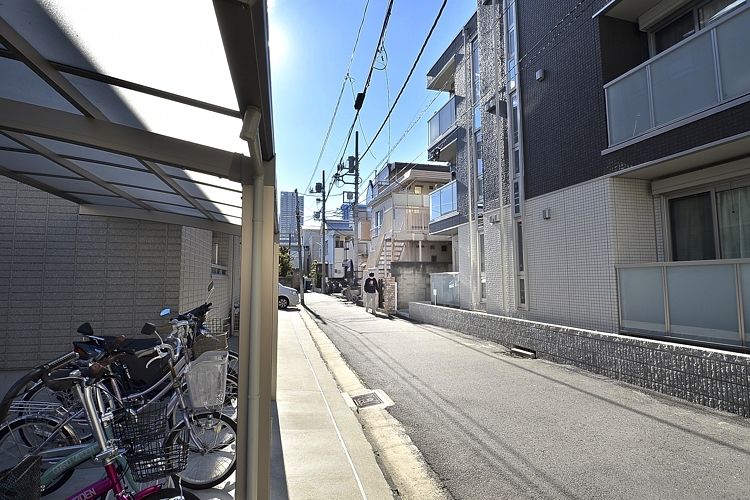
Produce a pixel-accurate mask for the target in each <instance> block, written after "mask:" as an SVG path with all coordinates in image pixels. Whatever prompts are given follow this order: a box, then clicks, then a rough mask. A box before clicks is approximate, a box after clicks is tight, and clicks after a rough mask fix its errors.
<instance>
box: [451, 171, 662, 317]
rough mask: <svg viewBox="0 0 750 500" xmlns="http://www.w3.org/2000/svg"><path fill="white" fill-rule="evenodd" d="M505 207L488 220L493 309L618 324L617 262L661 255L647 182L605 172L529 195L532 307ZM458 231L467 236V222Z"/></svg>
mask: <svg viewBox="0 0 750 500" xmlns="http://www.w3.org/2000/svg"><path fill="white" fill-rule="evenodd" d="M544 209H549V210H550V212H551V218H550V219H549V220H545V219H544V218H543V217H542V211H543V210H544ZM501 214H502V217H503V223H502V224H501V223H499V222H498V223H495V224H491V223H487V224H485V241H486V244H487V247H488V250H487V255H488V258H487V312H490V313H493V314H500V315H505V316H515V317H522V318H527V319H532V320H536V321H543V322H549V323H555V324H561V325H567V326H573V327H578V328H587V329H593V330H601V331H609V332H613V331H616V330H617V328H618V324H617V307H618V306H617V290H616V278H615V265H617V264H628V263H637V262H653V261H655V260H656V259H657V255H658V254H657V228H656V226H655V220H656V218H655V214H654V200H653V196H652V195H651V194H650V184H649V182H648V181H644V180H638V179H625V178H602V179H597V180H594V181H590V182H586V183H582V184H579V185H576V186H572V187H570V188H567V189H563V190H560V191H556V192H554V193H550V194H548V195H544V196H540V197H536V198H532V199H530V200H527V201H526V204H525V217H524V235H525V241H524V244H525V250H526V270H527V282H528V284H527V291H528V302H529V310H528V311H524V310H520V309H517V308H516V305H515V300H516V293H515V286H516V284H515V261H514V259H515V250H514V242H513V238H514V226H513V224H512V221H511V216H510V210H509V207H506V208H504V209H503V210H502V211H501ZM491 215H494V212H493V213H489V212H488V213H487V214H486V215H485V220H487V221H488V220H489V217H490V216H491ZM459 235H460V236H461V238H460V239H461V240H462V241H463V240H468V226H466V228H465V229H464V231H463V233H462V232H459ZM464 253H465V252H463V251H462V252H461V255H462V256H463V255H464ZM465 260H466V257H463V259H462V262H461V265H462V266H464V261H465ZM464 274H465V273H464V272H463V271H462V274H461V280H462V284H463V281H464ZM462 289H463V286H462Z"/></svg>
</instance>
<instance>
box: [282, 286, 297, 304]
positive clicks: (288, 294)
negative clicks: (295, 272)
mask: <svg viewBox="0 0 750 500" xmlns="http://www.w3.org/2000/svg"><path fill="white" fill-rule="evenodd" d="M297 304H299V292H298V291H297V290H295V289H294V288H290V287H288V286H284V285H282V284H281V283H279V309H286V308H287V307H289V306H296V305H297Z"/></svg>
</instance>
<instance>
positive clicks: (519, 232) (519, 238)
mask: <svg viewBox="0 0 750 500" xmlns="http://www.w3.org/2000/svg"><path fill="white" fill-rule="evenodd" d="M516 228H517V233H516V238H517V240H516V248H517V249H518V272H523V226H522V225H521V222H518V224H516Z"/></svg>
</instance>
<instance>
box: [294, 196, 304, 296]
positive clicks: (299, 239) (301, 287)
mask: <svg viewBox="0 0 750 500" xmlns="http://www.w3.org/2000/svg"><path fill="white" fill-rule="evenodd" d="M294 201H295V204H296V206H297V208H296V214H297V255H298V256H299V301H300V303H301V304H302V305H303V306H304V305H305V279H304V277H303V276H302V275H303V272H302V271H303V270H304V268H305V266H303V265H302V228H301V227H300V226H301V221H300V213H299V194H298V193H297V190H296V189H295V190H294Z"/></svg>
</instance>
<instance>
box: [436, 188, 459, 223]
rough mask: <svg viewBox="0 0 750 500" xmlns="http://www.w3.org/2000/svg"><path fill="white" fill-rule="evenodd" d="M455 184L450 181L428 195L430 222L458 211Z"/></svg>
mask: <svg viewBox="0 0 750 500" xmlns="http://www.w3.org/2000/svg"><path fill="white" fill-rule="evenodd" d="M457 200H458V196H457V183H456V181H451V182H449V183H448V184H446V185H445V186H443V187H441V188H440V189H437V190H435V191H433V192H432V193H431V194H430V222H432V221H434V220H435V219H438V218H440V217H442V216H444V215H446V214H449V213H451V212H456V211H457V210H458V208H457V207H458V201H457Z"/></svg>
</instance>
